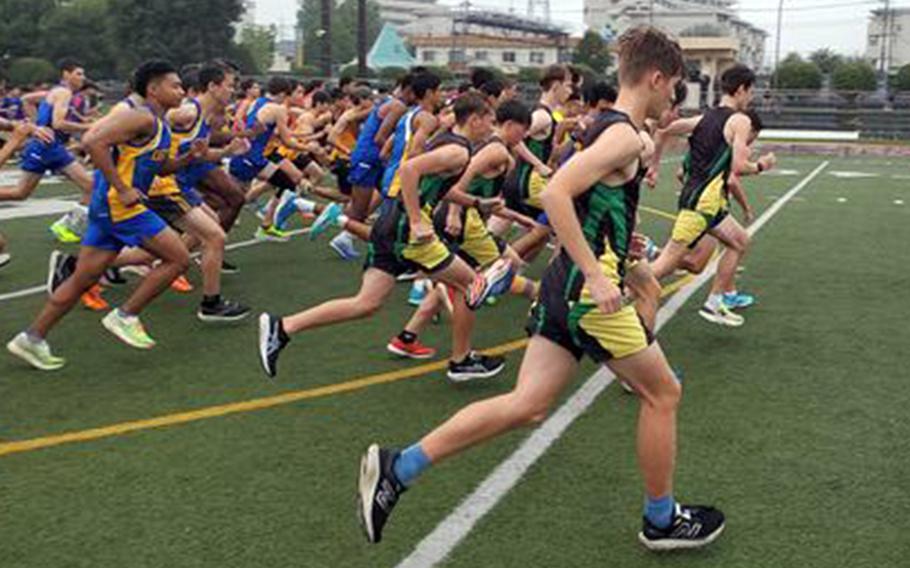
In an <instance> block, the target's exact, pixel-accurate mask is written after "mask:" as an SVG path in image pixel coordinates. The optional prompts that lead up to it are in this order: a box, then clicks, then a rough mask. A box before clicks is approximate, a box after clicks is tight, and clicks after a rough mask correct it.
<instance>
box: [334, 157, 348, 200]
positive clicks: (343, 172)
mask: <svg viewBox="0 0 910 568" xmlns="http://www.w3.org/2000/svg"><path fill="white" fill-rule="evenodd" d="M350 172H351V162H350V161H348V160H345V159H342V158H337V159H336V160H335V162H334V163H333V164H332V173H333V174H335V178H336V179H337V180H338V191H340V192H341V193H342V195H351V187H352V186H351V182H350V181H348V175H349V174H350Z"/></svg>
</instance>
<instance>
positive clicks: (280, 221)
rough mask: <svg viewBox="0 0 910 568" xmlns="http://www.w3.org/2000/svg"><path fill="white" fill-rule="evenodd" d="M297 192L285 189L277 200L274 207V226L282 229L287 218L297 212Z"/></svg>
mask: <svg viewBox="0 0 910 568" xmlns="http://www.w3.org/2000/svg"><path fill="white" fill-rule="evenodd" d="M296 199H297V194H296V193H294V192H293V191H285V192H283V193H282V194H281V198H280V199H279V200H278V207H276V208H275V226H276V227H278V228H279V229H284V225H285V223H287V221H288V219H289V218H290V217H291V215H293V214H294V213H296V212H297V203H295V201H296Z"/></svg>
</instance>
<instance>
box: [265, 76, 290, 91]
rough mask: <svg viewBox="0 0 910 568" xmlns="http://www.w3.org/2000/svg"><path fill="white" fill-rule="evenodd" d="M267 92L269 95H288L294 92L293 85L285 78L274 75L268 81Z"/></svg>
mask: <svg viewBox="0 0 910 568" xmlns="http://www.w3.org/2000/svg"><path fill="white" fill-rule="evenodd" d="M268 92H269V94H270V95H290V94H291V93H293V92H294V85H293V84H292V83H291V81H290V80H289V79H288V78H287V77H281V76H280V75H276V76H275V77H272V78H270V79H269V83H268Z"/></svg>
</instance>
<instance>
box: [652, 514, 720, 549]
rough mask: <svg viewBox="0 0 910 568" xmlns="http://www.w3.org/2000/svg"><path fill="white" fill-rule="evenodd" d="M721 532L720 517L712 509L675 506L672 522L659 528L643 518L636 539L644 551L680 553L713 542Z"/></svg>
mask: <svg viewBox="0 0 910 568" xmlns="http://www.w3.org/2000/svg"><path fill="white" fill-rule="evenodd" d="M722 532H724V514H723V513H721V512H720V511H718V510H717V509H715V508H713V507H703V506H701V505H680V504H678V503H677V504H676V510H675V511H674V513H673V522H671V523H670V526H668V527H667V528H665V529H659V528H657V527H655V526H654V525H652V524H651V522H650V521H648V519H647V518H645V519H643V522H642V529H641V532H640V533H638V540H639V541H641V543H642V544H643V545H645V547H646V548H647V549H648V550H655V551H662V550H681V549H687V548H701V547H703V546H707V545H709V544H711V543H712V542H714V541H715V540H717V537H719V536H720V535H721V533H722Z"/></svg>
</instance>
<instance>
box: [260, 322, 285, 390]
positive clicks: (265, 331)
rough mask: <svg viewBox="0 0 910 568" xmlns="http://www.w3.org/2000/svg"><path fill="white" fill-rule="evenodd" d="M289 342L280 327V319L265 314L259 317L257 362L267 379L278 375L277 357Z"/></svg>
mask: <svg viewBox="0 0 910 568" xmlns="http://www.w3.org/2000/svg"><path fill="white" fill-rule="evenodd" d="M290 341H291V338H290V337H288V336H287V334H286V333H285V332H284V328H282V327H281V318H278V317H275V316H273V315H272V314H266V313H264V314H262V315H261V316H259V362H260V363H261V364H262V370H263V371H265V374H266V375H268V376H269V377H274V376H275V375H276V374H277V373H278V355H279V354H280V353H281V350H282V349H284V348H285V346H286V345H287V344H288V343H289V342H290Z"/></svg>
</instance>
